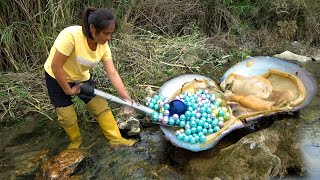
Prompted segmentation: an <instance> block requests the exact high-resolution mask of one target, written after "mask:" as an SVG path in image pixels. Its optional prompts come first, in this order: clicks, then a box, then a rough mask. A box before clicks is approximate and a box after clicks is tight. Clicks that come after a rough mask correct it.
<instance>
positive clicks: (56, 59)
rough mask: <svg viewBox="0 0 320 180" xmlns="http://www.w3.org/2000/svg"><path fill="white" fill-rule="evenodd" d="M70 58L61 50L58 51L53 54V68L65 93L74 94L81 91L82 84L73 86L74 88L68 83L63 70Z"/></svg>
mask: <svg viewBox="0 0 320 180" xmlns="http://www.w3.org/2000/svg"><path fill="white" fill-rule="evenodd" d="M67 59H68V56H66V55H64V54H62V53H60V52H59V51H56V53H55V54H54V56H53V59H52V64H51V69H52V72H53V74H54V76H55V77H56V80H57V82H58V84H59V85H60V87H61V88H62V89H63V91H64V93H66V94H67V95H74V94H79V93H80V85H76V86H73V87H72V88H71V87H70V85H69V84H68V81H67V78H66V74H65V72H64V70H63V65H64V63H66V61H67Z"/></svg>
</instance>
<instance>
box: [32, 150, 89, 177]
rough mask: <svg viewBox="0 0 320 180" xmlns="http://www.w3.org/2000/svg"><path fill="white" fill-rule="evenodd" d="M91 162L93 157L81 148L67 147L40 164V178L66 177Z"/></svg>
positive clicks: (82, 169)
mask: <svg viewBox="0 0 320 180" xmlns="http://www.w3.org/2000/svg"><path fill="white" fill-rule="evenodd" d="M92 164H93V158H92V157H90V155H89V154H88V153H87V152H86V151H83V150H80V149H67V150H64V151H62V152H60V153H59V154H58V155H56V156H54V157H53V158H51V159H49V160H48V161H46V162H44V163H43V164H42V165H41V170H40V174H39V175H38V177H40V178H41V179H68V178H70V177H71V176H74V175H76V174H79V173H81V172H83V171H84V170H85V169H86V168H88V167H90V166H91V165H92Z"/></svg>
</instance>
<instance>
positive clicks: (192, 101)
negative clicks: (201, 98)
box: [190, 98, 198, 107]
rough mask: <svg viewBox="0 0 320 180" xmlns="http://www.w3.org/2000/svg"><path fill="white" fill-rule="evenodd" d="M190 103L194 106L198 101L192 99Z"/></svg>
mask: <svg viewBox="0 0 320 180" xmlns="http://www.w3.org/2000/svg"><path fill="white" fill-rule="evenodd" d="M190 102H191V103H192V104H193V105H194V103H196V100H195V99H193V98H191V99H190ZM197 107H198V106H197Z"/></svg>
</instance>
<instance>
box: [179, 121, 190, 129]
mask: <svg viewBox="0 0 320 180" xmlns="http://www.w3.org/2000/svg"><path fill="white" fill-rule="evenodd" d="M181 122H184V121H181ZM181 122H180V123H181ZM184 128H185V129H190V124H186V125H185V126H184Z"/></svg>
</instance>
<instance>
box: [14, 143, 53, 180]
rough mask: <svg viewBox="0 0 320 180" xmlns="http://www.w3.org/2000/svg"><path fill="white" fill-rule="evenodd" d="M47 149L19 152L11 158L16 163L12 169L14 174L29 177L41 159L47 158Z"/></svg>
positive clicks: (36, 168)
mask: <svg viewBox="0 0 320 180" xmlns="http://www.w3.org/2000/svg"><path fill="white" fill-rule="evenodd" d="M48 152H49V150H47V149H46V150H41V151H33V152H28V153H24V154H21V155H19V156H16V157H14V158H13V161H14V163H15V164H16V166H15V170H14V176H15V177H16V178H17V177H21V178H27V177H31V176H33V175H34V174H35V172H36V171H37V170H38V168H39V166H40V164H41V163H42V161H44V160H46V159H47V158H48V156H47V155H48Z"/></svg>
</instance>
